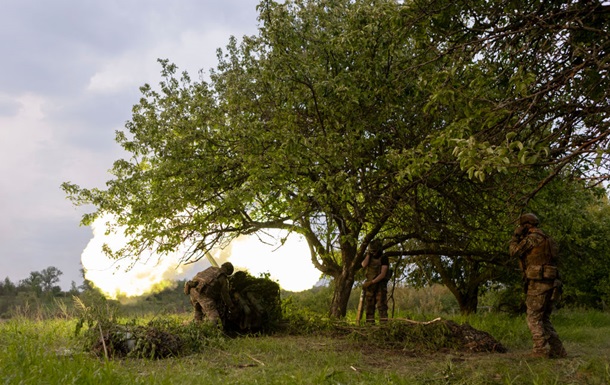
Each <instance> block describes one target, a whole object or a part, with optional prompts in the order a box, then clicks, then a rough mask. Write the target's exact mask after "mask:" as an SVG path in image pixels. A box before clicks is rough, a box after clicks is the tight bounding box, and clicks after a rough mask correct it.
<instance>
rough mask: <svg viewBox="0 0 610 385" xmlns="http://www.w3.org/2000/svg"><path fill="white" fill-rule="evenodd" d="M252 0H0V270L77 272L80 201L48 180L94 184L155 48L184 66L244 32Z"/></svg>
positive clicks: (252, 21)
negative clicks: (75, 203)
mask: <svg viewBox="0 0 610 385" xmlns="http://www.w3.org/2000/svg"><path fill="white" fill-rule="evenodd" d="M256 4H257V1H256V0H255V1H252V0H224V1H222V2H220V1H217V0H177V1H174V2H168V1H165V0H164V1H161V0H105V1H94V2H91V1H82V2H78V1H74V0H55V1H52V2H41V1H37V0H5V1H3V3H2V12H0V51H1V52H3V62H2V65H3V70H2V71H1V72H0V90H1V91H0V175H2V178H1V179H0V212H1V213H2V215H1V216H0V271H2V272H4V274H6V275H8V276H10V277H11V278H13V277H15V278H23V277H24V275H25V276H27V273H28V272H29V271H40V270H42V269H44V268H46V267H48V266H50V265H54V262H55V261H58V263H59V262H61V263H62V265H61V266H57V267H58V268H60V270H62V271H64V276H62V286H64V287H65V286H67V284H66V283H65V282H64V281H67V282H68V283H69V282H70V280H71V279H75V280H76V279H78V270H79V269H80V252H79V249H80V251H82V249H83V248H84V246H85V244H86V241H85V240H84V239H85V238H87V235H88V236H90V234H91V232H90V230H89V229H86V228H81V227H79V221H80V217H81V215H82V214H83V213H84V212H85V211H91V210H90V208H89V209H82V208H78V209H77V208H74V207H72V205H71V204H70V202H69V201H67V200H66V197H65V195H64V193H63V191H61V190H60V188H59V186H60V184H61V183H62V182H66V181H71V182H74V183H76V184H78V185H80V186H83V187H87V188H92V187H102V188H103V187H104V186H105V182H106V181H107V180H108V179H109V178H110V177H111V176H110V175H109V174H108V173H107V171H108V170H109V169H110V168H111V167H112V163H113V161H114V160H116V159H118V158H121V157H125V156H126V154H124V153H123V151H122V149H121V148H120V147H119V146H118V145H117V144H116V143H115V141H114V137H115V131H116V130H122V129H123V127H124V124H125V122H126V121H127V120H129V119H130V118H131V108H132V106H133V105H134V104H135V103H137V101H138V98H139V96H140V94H139V89H138V88H139V86H141V85H143V84H144V83H149V84H151V85H152V84H155V83H158V82H159V81H160V75H159V74H160V69H161V67H160V66H159V64H158V63H157V59H158V58H167V59H169V60H170V61H171V62H174V63H175V64H176V65H178V67H179V68H180V70H187V71H188V72H189V73H191V75H193V74H195V73H196V72H197V71H198V70H200V69H204V70H208V69H209V68H210V67H214V66H215V64H216V56H215V51H216V48H218V47H223V46H224V45H226V43H227V42H228V39H229V36H230V35H235V36H238V37H240V36H242V35H244V34H254V33H256V23H257V21H256V11H255V7H256ZM192 77H193V78H195V77H194V76H192ZM16 260H18V261H19V263H15V261H16ZM68 261H71V262H68ZM68 264H70V265H69V267H68ZM24 269H25V270H28V269H29V270H28V271H27V272H24ZM68 270H69V271H68ZM24 273H25V274H24ZM69 277H74V278H69ZM0 278H1V277H0Z"/></svg>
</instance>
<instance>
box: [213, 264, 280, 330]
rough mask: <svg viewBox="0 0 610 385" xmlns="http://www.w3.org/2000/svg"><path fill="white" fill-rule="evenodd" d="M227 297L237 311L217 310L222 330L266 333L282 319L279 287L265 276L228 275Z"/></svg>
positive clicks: (241, 273)
mask: <svg viewBox="0 0 610 385" xmlns="http://www.w3.org/2000/svg"><path fill="white" fill-rule="evenodd" d="M229 282H230V286H231V299H232V300H233V303H234V304H235V305H236V307H237V314H231V313H229V311H228V309H227V308H224V309H221V311H220V318H221V319H222V323H223V326H224V330H225V331H226V332H229V333H231V332H235V333H258V332H263V333H268V332H272V331H274V330H276V329H277V328H278V327H279V325H280V323H281V321H282V300H281V297H280V286H279V284H278V283H277V282H274V281H272V280H270V279H268V278H254V277H253V276H251V275H250V274H248V273H246V272H244V271H237V272H235V273H234V274H233V275H231V276H230V277H229Z"/></svg>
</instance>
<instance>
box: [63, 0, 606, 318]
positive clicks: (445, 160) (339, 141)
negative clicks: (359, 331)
mask: <svg viewBox="0 0 610 385" xmlns="http://www.w3.org/2000/svg"><path fill="white" fill-rule="evenodd" d="M258 10H259V12H260V16H259V18H260V21H261V26H260V28H259V32H258V34H257V35H255V36H250V37H244V38H243V39H242V41H241V42H239V43H238V41H237V39H234V38H232V39H231V40H230V41H229V42H228V45H227V47H226V48H225V50H219V55H218V60H219V61H218V65H217V68H216V69H215V70H214V71H212V76H211V80H210V83H206V82H203V81H193V80H192V79H191V78H190V77H189V75H188V74H187V73H182V74H178V69H177V67H176V66H175V65H174V64H171V63H170V62H169V61H168V60H161V61H160V62H161V66H162V70H161V75H162V81H161V83H160V84H159V86H158V87H157V88H154V87H152V86H150V85H144V86H142V87H141V92H142V98H141V100H140V102H139V103H138V104H137V105H136V106H134V108H133V117H132V119H131V120H130V121H129V122H128V123H127V124H126V130H127V131H128V132H119V133H117V137H116V140H117V142H118V143H119V144H120V145H121V146H122V147H123V148H124V149H125V150H126V151H127V152H128V153H130V155H131V158H130V160H118V161H116V162H115V163H114V166H113V169H112V174H113V179H112V180H110V181H109V182H108V184H107V188H106V189H105V190H99V189H95V188H93V189H86V188H81V187H79V186H77V185H75V184H72V183H64V184H63V186H62V187H63V189H64V191H65V192H66V193H67V194H68V196H69V197H70V198H71V199H72V201H73V202H74V203H75V204H93V206H95V208H96V212H95V213H92V214H87V215H85V216H84V217H83V222H84V223H85V224H87V223H90V222H91V221H92V220H93V219H94V218H96V217H98V216H101V215H104V214H112V215H113V216H114V217H115V218H116V220H117V222H118V224H120V225H126V226H127V227H128V232H129V234H131V235H133V236H134V239H133V240H132V241H131V242H130V243H129V244H128V245H127V247H126V248H125V249H123V250H115V251H112V250H108V253H109V254H110V255H111V256H113V257H116V258H120V257H125V256H134V255H135V256H136V258H137V255H138V252H139V251H140V250H143V249H148V248H152V249H154V250H156V251H157V252H159V253H164V252H169V251H172V250H175V249H177V248H178V247H179V246H180V245H183V244H184V243H186V244H188V245H190V246H191V248H190V250H189V252H187V253H186V254H185V257H184V262H186V261H189V260H195V259H199V258H202V257H203V255H204V254H205V252H206V251H208V250H210V249H212V248H213V247H215V246H224V245H226V244H227V243H228V242H230V241H231V240H232V239H234V238H235V237H237V236H239V235H240V234H252V233H254V232H256V231H259V230H262V229H266V228H278V229H284V230H288V231H293V232H297V233H299V234H302V235H304V236H305V238H306V239H307V241H308V243H309V246H310V249H311V251H312V256H313V263H314V265H315V266H316V267H317V268H318V269H319V270H320V271H321V272H322V273H323V274H325V275H327V276H329V277H331V278H332V279H333V280H334V283H335V285H334V286H333V288H334V293H333V296H332V299H331V302H330V313H331V315H332V316H334V317H343V316H345V314H346V312H347V306H348V302H349V298H350V292H351V288H352V286H353V283H354V281H355V279H356V274H357V271H358V270H359V269H360V262H361V261H362V259H363V256H364V252H365V250H366V248H367V246H368V244H369V242H370V241H371V240H372V239H374V238H381V239H383V240H384V248H385V250H386V251H387V252H388V253H389V254H391V255H392V256H401V257H407V256H408V257H410V261H409V263H410V264H411V266H413V269H411V273H412V274H413V277H412V278H413V281H417V282H418V283H419V284H422V285H424V284H430V283H434V282H442V283H443V284H444V285H446V286H447V287H448V288H449V289H450V291H451V292H452V293H453V295H454V296H455V298H456V300H457V302H458V304H459V306H460V309H461V311H462V312H464V313H470V312H474V311H476V309H477V301H478V295H479V294H480V292H481V291H483V290H484V289H485V288H486V287H487V285H489V283H490V282H497V281H501V282H502V281H510V280H514V276H513V275H512V274H510V273H509V274H506V270H507V269H511V261H507V258H506V256H507V253H506V250H505V249H506V247H505V246H506V245H505V242H506V240H507V239H508V238H509V236H510V231H511V229H509V227H510V223H511V221H512V220H514V219H515V218H516V217H517V216H518V214H519V213H520V212H521V210H522V209H523V208H524V207H526V206H527V204H528V201H529V200H530V199H531V198H532V197H534V196H536V194H538V193H539V192H540V191H541V188H542V187H543V186H545V185H548V183H549V182H550V181H552V180H553V179H555V178H557V177H558V176H559V175H561V176H562V177H565V178H566V179H565V181H566V182H569V181H571V180H574V179H575V178H581V177H582V178H589V177H591V176H595V177H600V178H606V177H607V176H604V175H605V174H604V173H605V170H607V164H608V154H609V151H608V148H610V146H609V145H608V141H609V140H610V136H608V132H610V130H609V126H608V124H609V122H610V119H609V118H608V113H609V112H608V111H610V109H609V108H608V100H610V98H609V97H608V96H609V94H608V92H610V91H608V90H610V87H607V85H608V84H607V83H608V80H607V79H608V76H607V75H608V60H607V57H606V56H607V52H608V45H609V42H610V35H609V33H608V30H609V29H608V28H607V27H608V18H607V17H605V16H597V14H599V13H600V12H601V14H602V15H605V14H607V5H602V4H601V3H599V2H595V1H591V2H561V1H559V2H542V3H540V2H533V1H529V2H514V1H512V0H492V1H474V2H473V1H445V0H441V1H437V0H430V1H427V0H426V1H423V2H403V1H396V0H376V1H373V2H369V1H361V0H357V1H353V0H336V1H331V2H326V1H323V2H315V1H307V0H294V1H287V2H282V3H279V2H274V1H262V2H261V3H260V5H259V7H258ZM177 74H178V75H177ZM564 171H565V173H563V172H564ZM594 241H596V240H594V239H588V240H587V242H588V243H589V245H593V243H594ZM592 249H593V250H595V248H592ZM507 275H508V276H507ZM566 280H568V281H570V280H571V281H573V282H580V281H582V280H581V279H580V278H579V277H577V276H573V277H567V276H566ZM608 287H610V284H609V283H608V281H607V279H602V280H600V283H599V285H598V286H597V287H595V288H592V289H593V291H596V295H598V296H606V295H607V292H608ZM576 294H578V293H576ZM589 301H590V300H589Z"/></svg>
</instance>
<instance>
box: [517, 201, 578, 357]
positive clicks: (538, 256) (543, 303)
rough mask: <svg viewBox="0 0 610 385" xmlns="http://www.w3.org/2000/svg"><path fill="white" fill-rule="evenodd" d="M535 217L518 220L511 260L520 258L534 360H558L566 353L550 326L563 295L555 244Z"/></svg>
mask: <svg viewBox="0 0 610 385" xmlns="http://www.w3.org/2000/svg"><path fill="white" fill-rule="evenodd" d="M538 224H539V220H538V218H537V217H536V215H534V214H531V213H528V214H523V215H522V216H521V217H520V218H519V225H520V226H519V227H517V229H516V230H515V232H514V234H513V237H512V238H511V241H510V246H509V251H510V255H511V256H512V257H517V258H519V265H520V267H521V270H522V272H523V275H524V279H525V290H526V293H527V295H526V300H525V304H526V306H527V317H526V318H527V326H528V327H529V329H530V332H531V333H532V340H533V342H534V347H533V352H532V355H533V356H535V357H548V358H559V357H566V356H567V353H566V351H565V349H564V347H563V344H562V343H561V340H560V339H559V335H558V334H557V332H556V331H555V328H554V327H553V325H552V324H551V320H550V317H551V311H552V309H553V301H554V299H556V296H557V295H558V293H559V292H560V288H561V281H560V280H559V273H558V270H557V247H556V244H555V242H554V241H553V240H552V239H551V238H550V237H549V236H548V235H546V234H545V233H544V232H543V231H542V230H540V229H539V228H538Z"/></svg>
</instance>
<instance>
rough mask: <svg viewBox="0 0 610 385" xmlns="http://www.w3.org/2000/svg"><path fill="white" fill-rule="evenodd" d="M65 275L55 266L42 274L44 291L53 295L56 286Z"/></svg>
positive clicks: (44, 270)
mask: <svg viewBox="0 0 610 385" xmlns="http://www.w3.org/2000/svg"><path fill="white" fill-rule="evenodd" d="M62 274H63V272H62V271H61V270H59V269H58V268H56V267H54V266H49V267H47V268H46V269H43V270H42V271H41V272H40V280H41V285H42V291H43V292H45V293H51V292H53V291H54V287H55V284H56V283H58V282H59V277H60V276H61V275H62Z"/></svg>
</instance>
